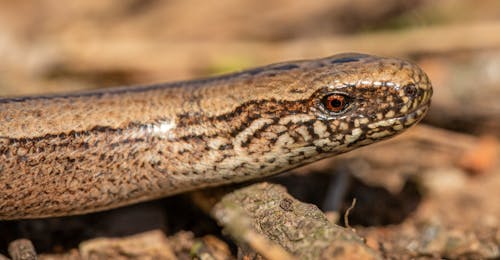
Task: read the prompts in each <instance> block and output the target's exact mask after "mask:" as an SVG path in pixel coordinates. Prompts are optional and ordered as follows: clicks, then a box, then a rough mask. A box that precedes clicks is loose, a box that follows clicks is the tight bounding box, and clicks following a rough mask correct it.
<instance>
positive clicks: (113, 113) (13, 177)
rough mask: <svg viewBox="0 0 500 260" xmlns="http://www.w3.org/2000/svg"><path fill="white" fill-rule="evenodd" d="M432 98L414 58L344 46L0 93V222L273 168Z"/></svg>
mask: <svg viewBox="0 0 500 260" xmlns="http://www.w3.org/2000/svg"><path fill="white" fill-rule="evenodd" d="M431 95H432V87H431V84H430V82H429V80H428V78H427V76H426V75H425V74H424V72H422V70H421V69H420V68H418V67H417V66H416V65H413V64H411V63H409V62H406V61H401V60H398V59H390V58H389V59H388V58H380V57H375V56H369V55H363V54H341V55H336V56H332V57H328V58H324V59H318V60H304V61H296V62H288V63H279V64H274V65H269V66H265V67H260V68H255V69H250V70H246V71H242V72H238V73H234V74H229V75H225V76H219V77H214V78H208V79H202V80H195V81H184V82H176V83H168V84H157V85H150V86H137V87H129V88H126V87H122V88H115V89H105V90H100V91H94V92H84V93H74V94H66V95H53V96H31V97H19V98H4V99H0V219H23V218H39V217H52V216H63V215H72V214H83V213H88V212H94V211H99V210H105V209H110V208H115V207H119V206H123V205H128V204H131V203H135V202H139V201H145V200H150V199H155V198H159V197H163V196H168V195H172V194H176V193H180V192H184V191H188V190H194V189H199V188H202V187H208V186H217V185H221V184H224V183H229V182H240V181H244V180H249V179H253V178H257V177H261V176H268V175H272V174H277V173H280V172H283V171H286V170H289V169H291V168H294V167H298V166H300V165H303V164H305V163H309V162H312V161H316V160H319V159H321V158H324V157H328V156H332V155H336V154H339V153H343V152H347V151H350V150H352V149H355V148H357V147H360V146H363V145H367V144H370V143H373V142H375V141H378V140H382V139H386V138H388V137H391V136H393V135H396V134H398V133H400V132H402V131H403V130H405V129H407V128H408V127H410V126H411V125H414V124H415V123H417V122H418V121H419V120H420V119H421V118H422V117H423V116H424V115H425V112H426V111H427V109H428V106H429V105H430V98H431Z"/></svg>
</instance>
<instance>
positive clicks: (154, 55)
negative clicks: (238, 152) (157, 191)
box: [0, 0, 500, 258]
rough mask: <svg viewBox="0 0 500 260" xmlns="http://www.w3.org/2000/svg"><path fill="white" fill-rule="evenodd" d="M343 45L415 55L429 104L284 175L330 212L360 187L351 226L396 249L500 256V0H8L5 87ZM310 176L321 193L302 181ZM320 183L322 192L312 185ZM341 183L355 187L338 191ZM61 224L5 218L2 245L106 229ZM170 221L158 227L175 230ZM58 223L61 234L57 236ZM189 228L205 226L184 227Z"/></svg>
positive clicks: (130, 75) (203, 66) (2, 44)
mask: <svg viewBox="0 0 500 260" xmlns="http://www.w3.org/2000/svg"><path fill="white" fill-rule="evenodd" d="M340 52H362V53H369V54H374V55H379V56H393V57H400V58H404V59H409V60H412V61H414V62H416V63H418V64H419V65H420V66H421V67H422V68H423V69H424V70H425V71H426V72H427V73H428V75H429V77H430V78H431V81H432V82H433V85H434V97H433V104H432V109H431V111H430V112H429V114H428V116H427V117H426V118H425V119H424V124H422V125H421V126H419V127H416V128H415V129H412V131H410V133H408V134H406V135H403V136H401V137H398V138H396V139H394V140H393V141H389V142H385V143H383V144H381V145H377V146H374V148H371V147H370V148H368V149H366V148H365V149H362V150H360V151H359V152H355V153H350V154H347V155H345V156H342V157H341V158H336V159H334V160H329V161H323V162H320V163H318V164H315V165H313V166H310V167H308V168H303V169H299V170H296V171H295V172H294V173H292V174H295V175H296V176H299V177H300V178H299V177H295V178H294V180H295V181H293V180H278V181H281V182H282V183H285V184H287V187H288V189H289V190H290V192H291V193H292V194H294V196H296V197H298V198H300V199H302V200H305V201H309V202H314V203H315V204H317V205H321V206H322V208H323V210H325V211H331V212H338V213H339V214H343V212H344V211H345V208H346V207H347V206H348V205H350V203H351V200H352V198H354V197H355V198H357V199H358V204H357V206H356V208H355V209H354V210H353V211H352V212H351V213H350V214H351V219H352V221H351V224H352V225H359V227H358V228H357V231H358V232H359V233H360V234H361V235H363V236H364V237H366V238H367V240H368V241H369V242H370V241H372V242H373V241H375V242H373V247H374V248H375V249H376V250H382V249H384V250H385V254H386V256H394V257H396V258H399V257H402V256H409V257H416V256H422V255H423V256H436V257H438V258H439V257H449V258H454V257H462V256H474V257H476V256H479V257H500V246H499V245H500V169H499V165H498V161H499V160H498V159H499V153H498V141H497V140H498V137H500V101H499V100H500V2H499V1H496V0H484V1H474V0H441V1H431V0H408V1H395V0H336V1H332V0H315V1H286V0H267V1H254V0H241V1H232V0H217V1H215V0H209V1H195V0H169V1H160V0H109V1H97V0H86V1H83V0H81V1H68V2H64V3H62V2H61V1H55V0H43V1H28V0H17V1H8V0H2V1H0V96H19V95H27V94H39V93H55V92H67V91H77V90H83V89H95V88H103V87H111V86H117V85H134V84H147V83H153V82H165V81H173V80H184V79H191V78H196V77H205V76H210V75H215V74H220V73H224V72H230V71H235V70H241V69H245V68H248V67H254V66H260V65H265V64H268V63H273V62H279V61H286V60H294V59H305V58H318V57H324V56H329V55H333V54H336V53H340ZM346 171H347V172H349V174H348V175H349V176H350V177H343V178H344V179H342V178H340V179H341V181H339V177H338V176H343V172H346ZM311 172H315V173H317V174H316V175H315V174H311ZM320 172H321V173H320ZM324 172H328V173H324ZM332 172H335V173H336V174H331V173H332ZM339 172H340V173H339ZM306 175H307V176H306ZM334 175H335V176H337V177H333V176H334ZM304 176H306V177H304ZM310 176H313V177H310ZM318 176H319V177H318ZM325 178H326V179H327V181H325ZM345 178H347V181H346V179H345ZM299 179H300V182H298V181H297V180H299ZM342 180H343V181H342ZM314 181H317V183H315V182H314ZM304 183H309V184H307V185H310V186H311V187H312V189H313V191H307V190H304V188H301V189H299V188H297V187H298V186H307V185H306V184H304ZM325 183H326V184H325ZM319 184H321V185H322V186H321V185H320V186H321V187H323V186H324V187H323V189H324V191H323V192H316V193H314V189H316V190H317V189H318V185H319ZM339 185H341V187H342V188H343V189H344V190H346V192H345V194H344V195H343V196H340V198H339V197H338V195H337V197H333V198H332V197H329V196H330V195H331V194H330V193H331V192H330V191H331V190H332V189H333V188H336V189H337V190H338V187H339ZM332 187H333V188H332ZM311 192H312V193H313V194H312V195H311ZM318 193H321V194H318ZM329 194H330V195H329ZM318 197H320V198H318ZM332 200H333V201H334V202H333V203H332V202H331V201H332ZM172 203H174V205H176V204H175V202H172ZM332 205H333V206H332ZM346 205H347V206H346ZM143 207H149V206H143ZM155 212H157V211H155ZM161 212H163V211H161ZM155 214H156V213H155ZM162 214H167V213H164V212H163V213H162ZM162 214H160V215H161V216H160V217H158V218H164V217H165V216H164V215H162ZM155 216H156V215H155ZM367 216H368V217H367ZM90 219H91V220H92V221H96V219H100V220H101V219H102V215H97V217H96V216H92V215H91V216H90ZM53 221H54V220H53ZM55 221H56V222H57V223H59V224H57V223H56V224H54V223H53V222H50V224H47V223H48V222H43V221H42V222H36V224H33V222H9V223H7V224H5V223H0V242H1V244H0V253H5V251H3V249H4V248H6V245H7V243H8V241H9V240H10V239H13V238H16V237H20V236H24V237H29V238H31V239H32V240H33V241H35V245H36V246H37V248H38V249H39V250H40V251H42V252H45V253H54V252H57V253H64V252H67V251H68V250H70V249H71V248H74V247H76V246H77V245H78V243H80V242H81V241H83V240H84V239H90V238H94V237H98V236H100V235H101V233H99V232H97V233H95V232H94V233H92V232H90V231H88V229H87V230H86V231H84V232H83V231H81V230H80V231H78V232H75V231H72V233H71V232H70V233H69V234H67V232H66V231H61V230H62V228H61V227H60V226H61V225H64V226H66V227H68V226H71V225H68V224H67V223H68V222H63V223H64V224H60V222H58V221H61V220H55ZM68 221H73V222H71V223H74V222H75V223H80V222H78V221H80V220H68ZM84 221H89V219H86V220H84ZM92 221H90V222H92ZM113 221H116V220H115V219H113ZM127 221H130V220H127ZM166 222H168V224H165V223H164V222H161V223H162V224H158V226H155V228H160V229H162V230H164V231H165V232H166V233H167V234H168V235H173V236H175V235H177V233H175V232H174V231H172V230H169V227H171V224H170V223H171V221H166ZM340 222H341V221H340ZM32 225H35V226H36V227H37V228H38V229H37V228H33V226H32ZM58 225H59V226H58ZM103 225H104V224H103ZM74 226H76V230H79V229H78V228H81V229H83V228H84V227H83V226H86V225H83V224H81V225H80V224H74ZM54 229H56V230H58V232H59V233H58V234H59V235H58V236H54V235H50V236H49V235H47V234H53V233H54V231H53V230H54ZM146 229H148V228H146ZM186 229H192V230H193V229H196V228H192V226H189V227H186V226H185V225H184V226H182V225H181V227H180V228H179V227H178V228H177V230H183V232H190V231H184V230H186ZM37 230H38V231H37ZM101 230H102V229H101ZM196 230H198V229H196ZM203 230H205V231H204V232H194V235H192V239H197V238H203V237H204V236H205V235H206V234H207V233H209V231H206V229H203ZM2 231H3V232H2ZM129 231H130V230H129ZM129 231H127V232H122V233H120V232H118V231H116V232H115V231H112V232H109V233H106V232H104V233H105V234H108V235H109V234H110V235H111V236H112V235H115V234H119V235H123V234H125V235H129V234H130V233H134V232H129ZM36 232H40V233H41V234H43V235H41V234H38V233H36ZM100 232H101V231H100ZM113 232H115V233H113ZM75 233H78V235H75ZM61 234H65V235H61ZM48 236H49V237H50V238H47V237H48ZM68 237H70V238H73V239H74V241H72V242H64V241H65V240H68V239H69V238H68ZM382 245H383V246H382ZM381 248H382V249H381Z"/></svg>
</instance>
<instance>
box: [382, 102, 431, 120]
mask: <svg viewBox="0 0 500 260" xmlns="http://www.w3.org/2000/svg"><path fill="white" fill-rule="evenodd" d="M427 109H429V104H428V103H425V104H422V105H420V106H419V107H417V108H415V109H413V110H412V111H410V112H409V113H407V114H405V115H402V116H399V117H394V118H389V119H388V120H390V119H394V120H399V121H401V120H405V119H410V118H413V119H414V120H419V119H421V118H422V117H423V116H424V115H425V111H426V110H427Z"/></svg>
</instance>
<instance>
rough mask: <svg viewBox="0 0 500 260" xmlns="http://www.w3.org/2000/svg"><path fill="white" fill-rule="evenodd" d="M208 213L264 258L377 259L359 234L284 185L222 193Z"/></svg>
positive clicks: (263, 186) (228, 231) (230, 233)
mask: <svg viewBox="0 0 500 260" xmlns="http://www.w3.org/2000/svg"><path fill="white" fill-rule="evenodd" d="M212 215H213V216H214V217H215V218H216V219H217V220H218V222H219V223H220V224H221V225H222V226H224V230H225V231H226V232H227V233H228V234H229V235H230V236H231V237H233V238H235V239H236V240H237V241H238V245H240V247H241V248H243V249H242V251H244V253H245V254H248V251H249V249H252V250H253V251H254V252H255V253H258V254H260V255H262V256H264V257H265V258H267V259H283V257H286V258H290V257H291V256H290V255H289V254H291V255H293V256H295V257H297V258H298V259H332V258H333V259H348V258H361V259H380V257H379V255H377V253H376V252H375V251H373V250H372V249H370V248H369V247H368V246H367V245H366V244H365V243H364V242H363V239H362V238H361V237H359V236H358V235H357V234H356V233H354V232H353V231H351V230H348V229H344V228H342V227H339V226H336V225H333V224H331V223H330V222H329V221H328V219H327V218H326V216H325V215H324V214H323V212H321V211H320V210H319V209H318V208H317V207H316V206H314V205H312V204H306V203H302V202H300V201H297V200H296V199H294V198H293V197H292V196H290V195H289V194H288V193H287V192H286V190H285V188H283V187H281V186H279V185H275V184H269V183H260V184H255V185H251V186H248V187H246V188H243V189H239V190H237V191H235V192H233V193H230V194H228V195H226V196H225V197H224V198H223V199H222V200H221V201H220V202H219V203H218V204H217V205H216V206H215V207H214V209H213V211H212Z"/></svg>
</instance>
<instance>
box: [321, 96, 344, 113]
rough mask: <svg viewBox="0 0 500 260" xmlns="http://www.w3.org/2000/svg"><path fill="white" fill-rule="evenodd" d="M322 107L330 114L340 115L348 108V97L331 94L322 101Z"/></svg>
mask: <svg viewBox="0 0 500 260" xmlns="http://www.w3.org/2000/svg"><path fill="white" fill-rule="evenodd" d="M322 103H323V106H324V107H325V108H326V109H327V110H328V111H330V112H333V113H340V112H342V111H344V110H345V109H346V108H347V107H348V106H349V97H348V96H346V95H342V94H331V95H328V96H325V97H324V98H323V99H322Z"/></svg>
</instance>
